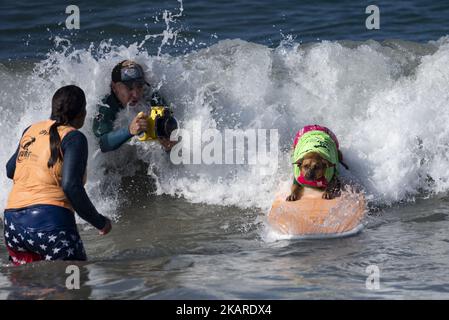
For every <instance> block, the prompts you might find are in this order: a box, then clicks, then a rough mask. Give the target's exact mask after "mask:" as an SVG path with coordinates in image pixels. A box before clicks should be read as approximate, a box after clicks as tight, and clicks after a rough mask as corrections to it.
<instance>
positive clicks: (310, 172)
mask: <svg viewBox="0 0 449 320" xmlns="http://www.w3.org/2000/svg"><path fill="white" fill-rule="evenodd" d="M296 164H297V165H299V166H300V168H301V173H302V175H303V176H304V178H305V179H306V180H309V181H315V180H318V179H320V178H321V177H324V174H325V172H326V169H327V168H328V167H329V166H330V165H331V163H330V162H329V161H327V160H326V159H324V158H323V157H321V156H320V155H319V154H318V153H316V152H309V153H307V154H306V155H305V156H304V158H303V159H302V160H300V161H299V162H297V163H296Z"/></svg>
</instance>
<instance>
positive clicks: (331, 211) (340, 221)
mask: <svg viewBox="0 0 449 320" xmlns="http://www.w3.org/2000/svg"><path fill="white" fill-rule="evenodd" d="M322 194H323V192H322V191H320V190H316V189H311V188H305V189H304V194H303V195H302V197H301V199H299V200H297V201H286V200H285V198H286V197H287V194H283V195H278V196H277V197H276V199H275V200H274V202H273V205H272V207H271V210H270V213H269V214H268V223H269V224H270V226H271V227H272V228H273V229H274V230H275V231H277V232H279V233H281V234H286V235H293V236H305V237H306V238H307V237H312V238H315V237H333V236H344V235H349V234H354V233H357V232H358V231H360V230H361V229H362V228H363V225H362V218H363V217H364V215H365V211H366V207H365V199H364V197H363V195H362V194H359V193H349V192H342V195H341V196H340V197H337V198H335V199H332V200H326V199H322V198H321V196H322Z"/></svg>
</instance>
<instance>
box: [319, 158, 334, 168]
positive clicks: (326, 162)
mask: <svg viewBox="0 0 449 320" xmlns="http://www.w3.org/2000/svg"><path fill="white" fill-rule="evenodd" d="M321 162H322V163H323V166H324V167H325V168H330V167H333V166H334V165H333V164H332V163H331V162H330V161H328V160H327V159H324V158H323V159H322V160H321Z"/></svg>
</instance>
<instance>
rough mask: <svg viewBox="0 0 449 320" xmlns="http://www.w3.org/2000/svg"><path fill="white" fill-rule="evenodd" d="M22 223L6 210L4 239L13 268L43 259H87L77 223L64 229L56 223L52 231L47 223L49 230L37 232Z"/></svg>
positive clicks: (44, 229) (43, 229)
mask: <svg viewBox="0 0 449 320" xmlns="http://www.w3.org/2000/svg"><path fill="white" fill-rule="evenodd" d="M65 214H66V213H65ZM71 214H72V215H73V213H71ZM21 220H23V219H15V215H14V214H8V213H7V212H6V211H5V216H4V238H5V244H6V248H7V250H8V253H9V258H10V260H11V261H12V263H13V264H14V265H22V264H25V263H30V262H35V261H41V260H87V258H86V252H85V250H84V246H83V242H82V241H81V238H80V236H79V233H78V230H77V229H76V224H75V226H74V227H73V226H70V227H65V228H62V226H61V225H59V226H58V225H57V224H56V225H55V228H54V229H50V230H48V224H47V225H46V228H41V230H39V229H37V230H36V228H30V227H29V225H23V224H22V223H21V222H23V221H21Z"/></svg>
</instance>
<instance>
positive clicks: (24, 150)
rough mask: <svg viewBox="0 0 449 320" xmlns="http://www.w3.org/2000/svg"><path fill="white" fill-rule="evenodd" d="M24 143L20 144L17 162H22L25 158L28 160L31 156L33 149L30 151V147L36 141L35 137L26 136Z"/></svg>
mask: <svg viewBox="0 0 449 320" xmlns="http://www.w3.org/2000/svg"><path fill="white" fill-rule="evenodd" d="M22 141H23V142H22V144H21V145H20V151H19V155H18V157H17V162H19V163H20V162H22V161H23V160H27V159H28V158H29V157H30V156H31V151H28V148H29V147H30V146H31V145H32V144H33V143H34V142H35V141H36V138H35V137H31V136H25V137H23V139H22Z"/></svg>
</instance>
